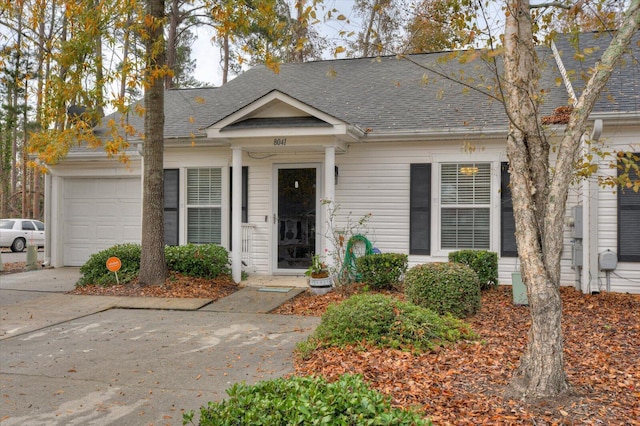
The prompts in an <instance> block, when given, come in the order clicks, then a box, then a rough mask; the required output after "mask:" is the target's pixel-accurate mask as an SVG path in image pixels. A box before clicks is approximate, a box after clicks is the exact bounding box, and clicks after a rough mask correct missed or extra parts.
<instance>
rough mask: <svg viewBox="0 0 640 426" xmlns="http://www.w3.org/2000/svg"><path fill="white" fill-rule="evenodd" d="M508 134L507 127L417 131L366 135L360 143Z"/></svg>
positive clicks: (455, 138) (468, 137) (491, 136)
mask: <svg viewBox="0 0 640 426" xmlns="http://www.w3.org/2000/svg"><path fill="white" fill-rule="evenodd" d="M507 134H508V128H507V127H491V128H486V129H482V128H452V129H446V130H434V129H417V130H410V131H404V132H402V131H400V132H398V131H389V132H373V133H367V134H366V135H365V137H364V138H362V142H402V141H443V140H460V138H467V139H486V138H503V137H506V136H507Z"/></svg>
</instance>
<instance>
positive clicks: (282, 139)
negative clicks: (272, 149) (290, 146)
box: [273, 138, 287, 146]
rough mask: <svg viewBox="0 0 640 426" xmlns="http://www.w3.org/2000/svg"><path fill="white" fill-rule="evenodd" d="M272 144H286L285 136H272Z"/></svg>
mask: <svg viewBox="0 0 640 426" xmlns="http://www.w3.org/2000/svg"><path fill="white" fill-rule="evenodd" d="M273 144H274V145H275V146H285V145H286V144H287V138H274V139H273Z"/></svg>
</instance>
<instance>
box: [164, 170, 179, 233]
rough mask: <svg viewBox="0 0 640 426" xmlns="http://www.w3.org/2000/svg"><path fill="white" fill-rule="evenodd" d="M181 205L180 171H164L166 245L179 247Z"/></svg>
mask: <svg viewBox="0 0 640 426" xmlns="http://www.w3.org/2000/svg"><path fill="white" fill-rule="evenodd" d="M179 203H180V170H178V169H165V170H164V243H165V244H166V245H168V246H177V245H178V241H179V240H178V206H179Z"/></svg>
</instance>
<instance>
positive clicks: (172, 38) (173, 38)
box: [164, 0, 180, 90]
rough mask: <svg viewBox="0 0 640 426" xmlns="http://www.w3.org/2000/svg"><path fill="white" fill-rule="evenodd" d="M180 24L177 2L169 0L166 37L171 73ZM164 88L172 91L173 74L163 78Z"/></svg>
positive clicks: (174, 62)
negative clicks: (169, 8)
mask: <svg viewBox="0 0 640 426" xmlns="http://www.w3.org/2000/svg"><path fill="white" fill-rule="evenodd" d="M179 24H180V6H179V4H178V0H171V14H170V15H169V34H168V36H167V68H169V69H170V70H172V71H173V69H174V67H175V65H176V57H177V54H176V49H177V47H178V25H179ZM164 88H165V89H167V90H168V89H173V74H172V73H166V74H165V76H164Z"/></svg>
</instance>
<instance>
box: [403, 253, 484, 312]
mask: <svg viewBox="0 0 640 426" xmlns="http://www.w3.org/2000/svg"><path fill="white" fill-rule="evenodd" d="M404 293H405V296H406V297H407V300H408V301H410V302H412V303H415V304H416V305H419V306H423V307H425V308H429V309H432V310H434V311H436V312H438V313H439V314H447V313H450V314H452V315H454V316H456V317H458V318H464V317H467V316H469V315H473V314H475V313H476V312H477V311H478V309H480V282H479V280H478V275H477V274H476V273H475V272H474V271H473V269H471V268H470V267H468V266H466V265H463V264H461V263H453V262H449V263H427V264H424V265H418V266H415V267H413V268H411V269H410V270H409V271H408V272H407V275H406V277H405V280H404Z"/></svg>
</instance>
